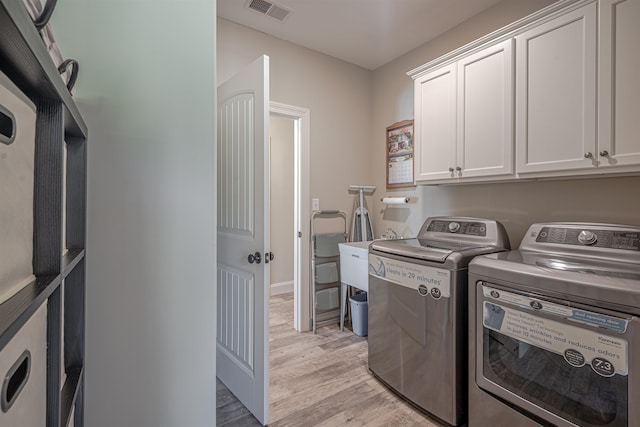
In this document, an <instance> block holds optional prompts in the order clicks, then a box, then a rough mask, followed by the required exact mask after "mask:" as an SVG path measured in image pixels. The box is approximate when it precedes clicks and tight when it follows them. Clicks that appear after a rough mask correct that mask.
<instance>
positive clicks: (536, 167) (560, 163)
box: [516, 3, 597, 173]
mask: <svg viewBox="0 0 640 427" xmlns="http://www.w3.org/2000/svg"><path fill="white" fill-rule="evenodd" d="M596 12H597V5H596V3H591V4H588V5H586V6H584V7H581V8H579V9H577V10H574V11H571V12H569V13H567V14H565V15H562V16H560V17H558V18H555V19H553V20H551V21H548V22H546V23H544V24H541V25H539V26H537V27H535V28H533V29H531V30H529V31H526V32H524V33H522V34H520V35H518V36H517V37H516V76H517V83H516V153H517V154H516V156H517V157H516V158H517V163H516V170H517V172H519V173H523V172H525V173H526V172H544V171H557V170H568V169H579V168H591V167H594V166H596V159H595V156H596V155H597V153H596V35H597V34H596Z"/></svg>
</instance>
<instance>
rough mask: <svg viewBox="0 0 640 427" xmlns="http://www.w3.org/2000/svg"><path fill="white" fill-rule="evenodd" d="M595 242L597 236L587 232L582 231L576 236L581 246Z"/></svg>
mask: <svg viewBox="0 0 640 427" xmlns="http://www.w3.org/2000/svg"><path fill="white" fill-rule="evenodd" d="M597 241H598V236H596V234H595V233H593V232H591V231H589V230H582V231H581V232H580V234H578V242H580V243H582V244H583V245H593V244H594V243H595V242H597Z"/></svg>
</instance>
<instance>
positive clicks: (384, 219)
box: [371, 0, 640, 246]
mask: <svg viewBox="0 0 640 427" xmlns="http://www.w3.org/2000/svg"><path fill="white" fill-rule="evenodd" d="M551 3H553V1H552V0H526V1H525V0H505V1H503V2H501V3H498V4H497V5H496V6H494V7H492V8H490V9H487V10H486V11H485V12H483V13H481V14H479V15H476V16H475V17H473V18H471V19H469V20H468V21H466V22H464V23H462V24H460V25H459V26H458V27H456V28H454V29H452V30H450V31H448V32H447V33H445V34H443V35H442V36H440V37H438V38H437V39H435V40H433V41H431V42H428V43H425V44H424V45H423V46H420V47H419V48H417V49H415V50H413V51H411V52H409V53H407V54H406V55H403V56H402V57H400V58H398V59H397V60H395V61H393V62H392V63H389V64H387V65H385V66H383V67H381V68H379V69H377V70H376V71H375V72H374V73H373V105H374V107H373V121H372V126H373V127H372V135H373V137H372V139H371V151H372V153H373V155H372V159H371V161H372V164H373V165H378V164H381V163H384V161H385V151H384V149H383V147H384V144H385V128H386V127H387V126H389V125H390V124H392V123H395V122H398V121H401V120H407V119H412V118H414V112H413V81H412V80H411V78H410V77H409V76H407V75H406V72H407V71H409V70H412V69H414V68H415V67H418V66H420V65H422V64H424V63H427V62H429V61H431V60H433V59H435V58H437V57H439V56H442V55H444V54H446V53H448V52H450V51H452V50H454V49H456V48H458V47H461V46H463V45H465V44H467V43H469V42H472V41H473V40H475V39H477V38H480V37H482V36H484V35H486V34H489V33H490V32H492V31H495V30H497V29H499V28H501V27H503V26H505V25H507V24H510V23H511V22H514V21H516V20H518V19H520V18H522V17H524V16H526V15H528V14H530V13H532V12H534V11H536V10H539V9H541V8H543V7H545V6H547V5H549V4H551ZM374 170H375V171H376V176H375V184H376V185H378V188H381V189H384V186H385V180H386V176H385V171H384V169H383V168H374ZM639 187H640V178H638V177H628V178H593V179H580V180H559V181H538V182H535V181H531V182H514V183H501V184H473V185H470V184H468V185H461V186H438V187H434V186H418V187H417V188H409V189H398V190H387V191H386V194H387V195H389V196H400V195H402V196H411V197H413V198H414V199H415V200H416V202H415V203H412V204H409V205H407V206H406V207H397V206H387V207H385V206H384V205H382V204H381V203H379V201H378V202H377V203H376V206H375V209H374V211H375V220H374V225H375V234H376V235H377V236H379V235H380V234H381V233H383V232H384V231H385V230H386V228H392V229H394V230H395V231H396V232H397V233H398V234H399V235H402V236H404V237H413V236H415V235H416V233H417V232H418V230H419V228H420V226H421V225H422V222H423V221H424V219H425V218H427V217H429V216H433V215H469V216H479V217H489V218H495V219H498V220H500V221H502V222H503V223H504V224H505V227H506V228H507V231H508V232H509V236H510V238H511V242H512V245H514V246H517V245H518V244H519V242H520V240H521V239H522V236H523V235H524V233H525V232H526V230H527V228H528V226H529V225H530V224H531V223H533V222H541V221H596V222H614V223H626V224H636V225H640V215H638V212H639V211H640V198H638V197H637V196H636V194H637V193H638V188H639ZM377 200H379V199H377Z"/></svg>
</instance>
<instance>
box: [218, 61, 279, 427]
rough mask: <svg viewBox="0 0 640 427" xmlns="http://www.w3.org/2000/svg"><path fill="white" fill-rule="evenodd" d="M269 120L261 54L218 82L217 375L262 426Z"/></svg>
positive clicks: (266, 320) (264, 408)
mask: <svg viewBox="0 0 640 427" xmlns="http://www.w3.org/2000/svg"><path fill="white" fill-rule="evenodd" d="M268 123H269V58H268V57H267V56H263V57H261V58H259V59H258V60H256V61H255V62H253V63H252V64H250V65H249V66H248V67H247V68H246V69H245V70H243V71H242V72H240V73H239V74H237V75H235V76H234V77H232V78H231V79H230V80H227V81H226V82H225V83H223V84H222V85H221V86H220V87H218V165H217V166H218V227H217V230H218V266H217V284H218V289H217V292H218V303H217V304H218V305H217V310H218V311H217V316H218V329H217V331H216V332H217V337H216V344H217V347H216V350H217V351H216V373H217V376H218V378H219V379H220V380H221V381H222V382H223V383H224V384H225V385H226V386H227V387H228V388H229V390H231V392H232V393H233V394H235V395H236V396H237V397H238V399H240V401H241V402H242V403H243V404H244V406H246V407H247V409H249V410H250V411H251V412H252V413H253V415H255V417H256V418H257V419H258V420H260V422H262V423H263V424H264V425H266V424H267V423H268V420H269V310H268V298H269V264H268V263H267V262H265V259H266V253H267V252H268V251H269V250H268V249H267V248H268V247H269V151H268V150H269V141H268V136H269V131H268ZM250 256H251V258H252V259H251V260H250ZM250 261H251V262H250ZM212 404H214V402H212Z"/></svg>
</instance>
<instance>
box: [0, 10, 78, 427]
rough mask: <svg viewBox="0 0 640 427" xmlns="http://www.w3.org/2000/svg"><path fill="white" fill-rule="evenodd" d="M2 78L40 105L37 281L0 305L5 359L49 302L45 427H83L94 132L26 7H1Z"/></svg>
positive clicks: (0, 341) (36, 189)
mask: <svg viewBox="0 0 640 427" xmlns="http://www.w3.org/2000/svg"><path fill="white" fill-rule="evenodd" d="M0 70H1V71H2V73H4V74H5V75H6V76H7V77H8V78H9V79H10V80H11V81H12V82H13V83H14V84H15V85H16V86H18V88H19V89H20V90H21V91H22V92H23V93H24V94H25V95H27V96H28V97H29V98H30V99H31V101H32V102H33V103H34V104H35V105H36V115H37V116H36V141H35V143H36V146H35V172H34V212H33V215H34V217H33V239H34V240H33V242H34V244H33V273H34V275H35V277H36V279H35V280H34V281H32V283H30V284H28V285H27V286H26V287H24V288H23V289H22V290H20V291H19V292H18V293H16V294H15V295H14V296H13V297H11V298H10V299H8V300H7V301H5V302H4V303H2V304H0V352H1V351H2V349H3V348H4V347H5V346H6V345H7V344H8V343H9V342H10V341H11V339H12V338H13V337H14V335H15V334H16V333H17V332H18V331H19V330H20V328H21V327H22V326H23V325H24V324H25V323H26V322H27V321H28V320H29V319H30V317H31V316H32V315H33V314H34V313H35V312H36V310H37V309H38V308H39V307H40V306H41V305H42V304H43V303H44V302H45V301H46V302H47V349H48V350H47V379H46V384H47V391H46V393H47V409H46V414H47V415H46V416H47V420H46V426H47V427H59V426H67V425H69V424H70V423H71V422H73V425H74V426H82V425H83V419H84V417H83V400H84V399H83V397H84V396H83V394H84V392H83V390H84V354H85V349H84V347H85V254H86V251H85V242H86V150H87V136H88V129H87V125H86V124H85V122H84V120H83V118H82V115H81V114H80V111H79V110H78V107H77V106H76V104H75V102H74V101H73V98H72V96H71V94H70V93H69V91H68V89H67V87H66V85H65V83H64V82H63V81H62V79H61V78H60V75H59V73H58V70H57V67H56V66H55V65H54V63H53V61H52V60H51V58H50V57H49V54H48V52H47V49H46V47H45V46H44V43H43V42H42V39H41V38H40V35H39V33H38V31H37V30H36V29H35V27H34V25H33V22H32V20H31V17H30V16H29V14H28V13H27V11H26V9H25V7H24V5H23V3H22V1H20V0H0ZM65 144H66V147H67V150H66V152H67V154H66V156H67V157H66V165H67V166H66V180H64V181H63V174H64V173H65V170H64V167H63V156H64V152H65V151H64V147H65ZM63 182H65V184H64V185H65V186H66V188H65V190H66V201H63ZM63 211H64V213H65V214H66V215H64V216H63ZM63 217H65V218H66V220H65V227H63V224H62V221H63ZM63 230H65V236H63ZM63 242H65V243H66V248H67V252H66V253H63ZM71 414H73V420H71Z"/></svg>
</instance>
